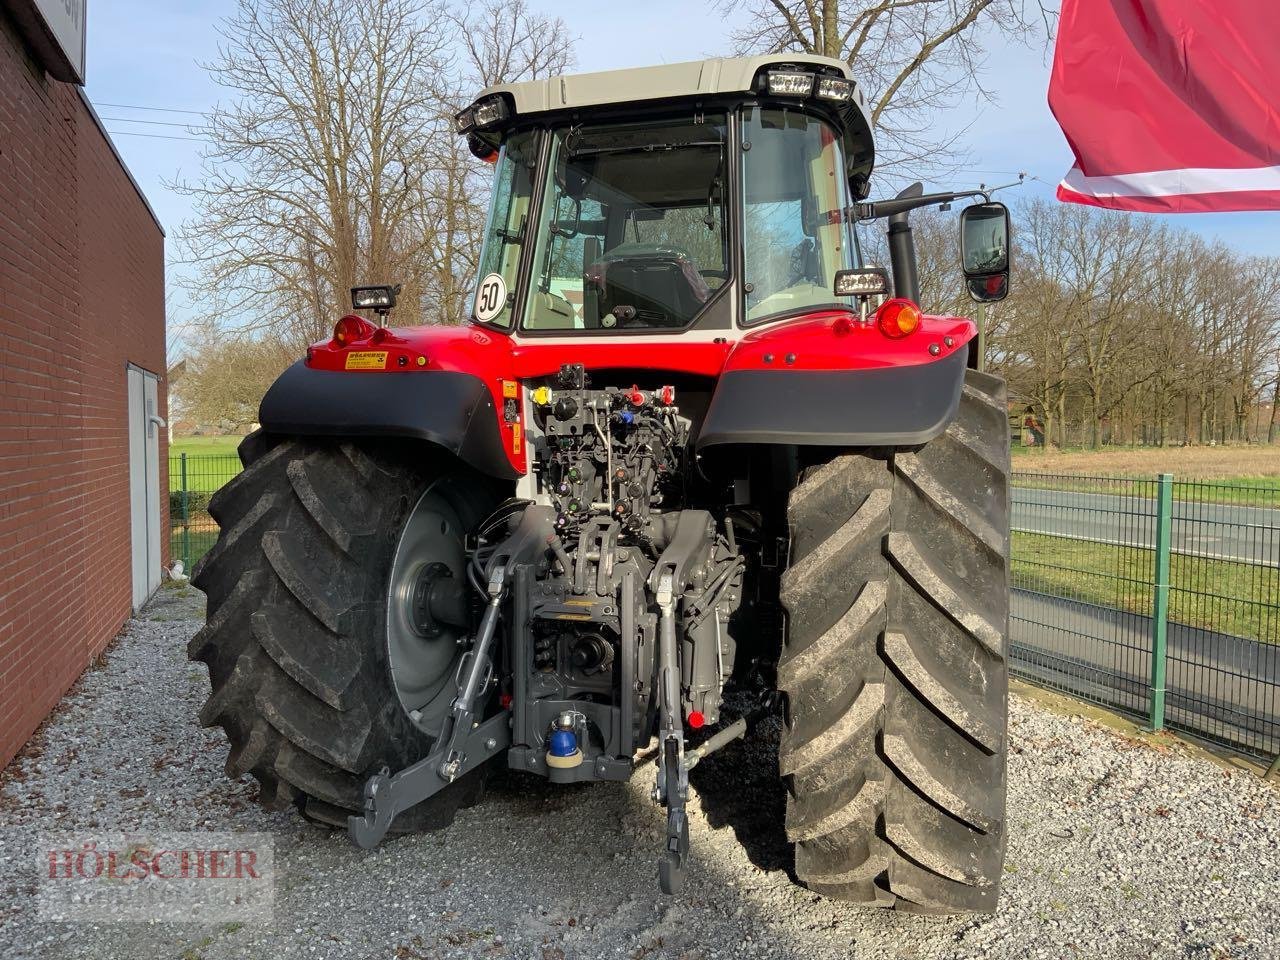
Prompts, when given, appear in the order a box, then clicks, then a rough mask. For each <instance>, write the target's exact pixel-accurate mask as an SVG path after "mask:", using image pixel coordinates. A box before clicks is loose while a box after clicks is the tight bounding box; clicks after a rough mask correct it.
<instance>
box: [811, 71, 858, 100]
mask: <svg viewBox="0 0 1280 960" xmlns="http://www.w3.org/2000/svg"><path fill="white" fill-rule="evenodd" d="M818 97H819V99H822V100H835V101H837V102H839V103H845V102H846V101H849V100H852V99H853V81H852V80H846V79H845V78H844V77H819V78H818Z"/></svg>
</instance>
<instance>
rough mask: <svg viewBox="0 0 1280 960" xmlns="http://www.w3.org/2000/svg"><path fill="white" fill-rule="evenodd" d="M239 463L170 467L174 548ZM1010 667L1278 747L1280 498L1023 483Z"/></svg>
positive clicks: (1101, 482)
mask: <svg viewBox="0 0 1280 960" xmlns="http://www.w3.org/2000/svg"><path fill="white" fill-rule="evenodd" d="M239 472H240V461H239V459H238V458H237V457H236V456H235V455H234V454H227V455H179V456H175V457H172V458H171V459H170V463H169V478H170V487H171V493H170V513H171V516H172V533H171V555H172V556H173V557H174V558H175V559H181V560H182V561H183V564H184V566H185V568H186V569H187V571H188V572H190V570H191V568H192V565H193V564H194V563H195V561H196V560H198V559H199V558H200V557H202V556H203V555H204V554H205V552H206V551H207V550H208V549H209V548H210V547H211V546H213V543H214V541H215V540H216V539H217V525H216V524H215V523H214V522H213V520H212V518H211V517H210V516H209V513H208V506H209V498H210V496H211V495H212V494H213V493H214V492H215V491H216V490H217V489H218V488H219V487H221V486H222V485H223V484H225V483H226V482H227V481H228V480H230V479H231V478H232V477H234V476H235V475H236V474H237V473H239ZM1012 519H1013V529H1014V532H1013V563H1012V587H1013V595H1012V598H1011V610H1010V613H1011V616H1010V637H1011V641H1012V644H1011V662H1012V666H1013V670H1014V673H1015V674H1016V675H1018V676H1021V677H1023V678H1025V679H1028V680H1031V681H1033V682H1035V683H1038V684H1041V685H1044V686H1047V687H1050V688H1052V689H1055V690H1060V691H1062V692H1065V693H1069V694H1071V695H1072V696H1075V697H1079V698H1081V699H1084V700H1088V701H1092V702H1094V703H1098V704H1101V705H1104V706H1107V707H1110V708H1112V709H1116V710H1120V711H1122V712H1126V713H1130V714H1133V715H1136V716H1139V717H1142V718H1144V719H1145V720H1146V721H1147V722H1148V723H1149V724H1150V725H1151V726H1152V727H1153V728H1156V729H1160V728H1162V727H1164V726H1168V727H1171V728H1175V729H1179V730H1182V731H1185V732H1189V733H1192V734H1195V735H1197V736H1200V737H1203V738H1206V739H1208V740H1211V741H1215V742H1218V743H1222V744H1225V745H1229V746H1231V747H1234V748H1236V749H1239V750H1243V751H1246V752H1249V753H1255V754H1258V755H1260V756H1274V755H1276V754H1277V753H1280V489H1272V488H1266V487H1250V486H1239V485H1231V484H1221V483H1202V482H1191V481H1177V480H1174V478H1173V477H1171V476H1169V475H1167V474H1165V475H1161V476H1159V477H1153V478H1147V479H1134V478H1120V477H1081V476H1067V475H1053V474H1045V473H1031V472H1022V473H1016V474H1014V489H1013V518H1012Z"/></svg>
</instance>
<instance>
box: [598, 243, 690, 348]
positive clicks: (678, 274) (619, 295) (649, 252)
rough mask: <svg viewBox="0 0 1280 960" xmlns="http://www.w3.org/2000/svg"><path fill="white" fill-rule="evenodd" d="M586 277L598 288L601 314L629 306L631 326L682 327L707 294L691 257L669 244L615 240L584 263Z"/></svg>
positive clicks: (684, 251) (686, 252) (629, 324)
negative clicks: (601, 253) (593, 259)
mask: <svg viewBox="0 0 1280 960" xmlns="http://www.w3.org/2000/svg"><path fill="white" fill-rule="evenodd" d="M586 281H587V283H588V284H591V285H592V286H594V287H595V289H596V290H597V291H599V293H600V311H599V315H600V316H604V315H606V314H608V313H611V312H612V311H613V308H614V307H618V306H624V305H625V306H630V307H634V308H635V311H636V314H635V318H634V319H633V320H631V321H629V323H628V326H633V327H683V326H685V325H686V324H687V323H688V322H689V321H690V320H692V319H693V317H694V315H695V314H697V312H698V311H699V310H701V309H702V305H703V304H704V303H706V302H707V299H708V298H709V297H710V296H711V288H710V287H709V286H708V285H707V281H706V280H704V279H703V277H702V275H701V274H700V273H698V267H697V264H696V263H695V262H694V259H693V257H692V256H691V255H690V254H689V252H688V251H686V250H683V249H681V248H680V247H677V246H673V245H671V244H657V243H623V244H619V245H618V246H616V247H614V248H613V249H612V250H610V251H609V252H608V253H607V254H605V255H604V256H603V257H601V258H600V259H599V260H597V261H596V262H595V263H593V264H592V265H591V266H590V267H588V268H587V272H586ZM592 325H593V326H594V325H598V323H597V324H592Z"/></svg>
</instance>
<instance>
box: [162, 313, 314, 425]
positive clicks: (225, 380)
mask: <svg viewBox="0 0 1280 960" xmlns="http://www.w3.org/2000/svg"><path fill="white" fill-rule="evenodd" d="M202 333H203V335H202V337H201V338H200V340H199V342H198V343H197V344H195V345H194V346H193V347H192V348H191V350H190V351H189V352H188V355H187V356H186V358H185V359H184V360H183V361H182V374H181V376H180V377H179V378H177V379H176V381H175V383H174V395H173V396H172V397H171V404H172V405H173V407H174V408H175V411H176V412H175V415H174V417H173V419H178V418H181V419H184V420H192V421H195V422H196V423H199V424H204V425H208V426H212V427H219V428H227V427H231V428H235V427H245V426H248V425H249V424H252V423H254V422H255V421H256V420H257V419H258V401H259V400H261V399H262V395H263V394H264V393H266V391H267V387H269V386H271V384H272V383H273V382H274V381H275V379H276V377H278V376H280V374H281V373H282V372H283V371H284V369H285V368H286V367H288V366H289V364H291V363H292V362H293V361H294V360H296V359H297V357H296V356H295V355H294V353H293V351H292V350H291V349H290V348H289V347H287V346H285V345H284V344H282V343H280V342H279V341H277V340H274V339H272V338H262V337H249V336H234V335H228V334H227V333H226V332H225V331H221V330H217V329H211V328H206V329H205V330H203V331H202Z"/></svg>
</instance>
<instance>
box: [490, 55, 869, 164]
mask: <svg viewBox="0 0 1280 960" xmlns="http://www.w3.org/2000/svg"><path fill="white" fill-rule="evenodd" d="M783 67H789V68H793V69H798V70H804V71H812V72H814V73H819V74H824V75H828V76H839V77H842V78H844V79H845V80H849V81H853V82H854V86H853V94H852V97H851V98H850V100H849V101H847V102H845V103H842V104H840V105H839V107H838V108H835V107H833V106H832V105H831V104H823V103H820V102H818V101H813V100H811V101H810V102H812V103H814V105H815V106H821V107H825V108H826V109H827V110H828V111H829V112H832V113H834V114H836V115H838V116H839V118H840V120H841V123H842V124H843V126H844V130H843V131H842V132H843V134H844V137H845V141H846V146H847V148H848V153H849V157H850V163H851V164H852V165H853V166H854V169H852V170H851V171H850V173H851V175H853V174H857V175H858V176H859V177H860V178H861V179H862V181H863V182H864V183H865V180H866V178H867V177H868V176H869V175H870V173H871V168H872V166H873V164H874V160H875V150H874V145H873V138H872V128H871V112H870V108H869V107H868V104H867V99H866V95H865V94H864V93H863V91H862V87H861V85H859V84H858V83H857V82H856V81H854V78H853V77H852V76H851V75H850V72H849V65H848V64H847V63H845V62H844V61H843V60H836V59H833V58H831V57H819V56H812V55H807V54H780V53H779V54H767V55H760V56H754V57H735V58H715V59H710V60H694V61H690V62H688V63H670V64H663V65H661V66H656V67H637V68H633V69H628V70H608V71H604V72H600V73H580V74H570V75H565V76H558V77H549V78H547V79H545V80H530V81H526V82H524V83H502V84H495V85H494V86H491V87H486V88H485V89H484V90H483V91H481V93H480V95H479V96H478V97H476V99H475V101H474V102H475V103H477V104H478V103H480V102H481V101H484V100H486V99H488V98H492V97H495V96H501V97H502V98H503V99H505V100H506V101H508V103H509V105H510V112H511V113H512V114H513V115H514V117H513V118H514V119H519V118H524V117H530V116H534V117H536V116H540V115H556V114H564V115H570V116H572V115H574V114H577V113H580V112H582V113H594V112H605V111H607V110H608V109H609V108H611V107H614V108H616V107H623V106H627V105H634V106H636V107H645V106H655V107H656V106H660V105H665V104H667V103H675V102H679V101H692V102H695V103H696V102H700V101H703V100H710V99H713V98H718V97H729V96H733V95H747V96H753V95H758V94H761V93H762V91H761V90H760V81H759V80H758V78H759V77H760V76H761V74H762V72H764V71H766V70H768V69H769V68H783ZM796 102H801V101H796Z"/></svg>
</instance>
